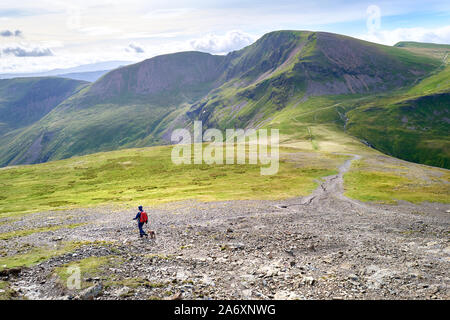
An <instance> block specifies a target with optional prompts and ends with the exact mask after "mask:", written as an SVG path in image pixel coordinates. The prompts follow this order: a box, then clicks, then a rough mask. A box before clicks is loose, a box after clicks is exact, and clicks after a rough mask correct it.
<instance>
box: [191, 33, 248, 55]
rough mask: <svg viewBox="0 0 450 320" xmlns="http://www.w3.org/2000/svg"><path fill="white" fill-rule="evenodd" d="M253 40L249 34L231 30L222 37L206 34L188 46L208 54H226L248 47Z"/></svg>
mask: <svg viewBox="0 0 450 320" xmlns="http://www.w3.org/2000/svg"><path fill="white" fill-rule="evenodd" d="M255 40H256V37H255V36H253V35H251V34H248V33H245V32H242V31H239V30H232V31H228V32H227V33H225V34H224V35H222V36H219V35H215V34H211V33H210V34H207V35H206V36H204V37H202V38H198V39H195V40H192V41H190V45H191V46H192V48H193V49H194V50H199V51H206V52H210V53H227V52H230V51H233V50H238V49H241V48H243V47H245V46H248V45H249V44H251V43H253V42H254V41H255Z"/></svg>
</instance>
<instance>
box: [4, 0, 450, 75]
mask: <svg viewBox="0 0 450 320" xmlns="http://www.w3.org/2000/svg"><path fill="white" fill-rule="evenodd" d="M167 2H168V1H159V0H158V1H154V0H147V1H145V0H128V1H121V0H77V1H75V0H69V1H67V0H64V1H62V0H38V1H31V0H21V1H17V0H2V2H1V3H0V73H5V72H27V71H29V72H32V71H33V72H34V71H45V70H48V69H53V68H65V67H74V66H76V65H80V64H87V63H95V62H100V61H108V60H126V61H140V60H143V59H146V58H150V57H152V56H155V55H158V54H164V53H171V52H176V51H184V50H201V51H206V52H211V53H216V54H224V53H227V52H229V51H232V50H236V49H240V48H242V47H244V46H246V45H248V44H251V43H252V42H253V41H255V40H256V39H257V38H258V37H260V36H262V35H263V34H264V33H267V32H270V31H273V30H280V29H293V30H315V31H328V32H334V33H341V34H346V35H349V36H353V37H357V38H360V39H365V40H368V41H374V42H377V43H382V44H387V45H393V44H395V43H396V42H398V41H402V40H409V41H423V42H438V43H450V22H449V21H450V1H435V0H430V1H404V0H401V1H314V2H312V1H299V0H296V1H283V0H282V1H273V0H271V1H267V0H262V1H249V0H240V1H235V0H232V1H205V0H199V1H170V3H169V4H168V3H167Z"/></svg>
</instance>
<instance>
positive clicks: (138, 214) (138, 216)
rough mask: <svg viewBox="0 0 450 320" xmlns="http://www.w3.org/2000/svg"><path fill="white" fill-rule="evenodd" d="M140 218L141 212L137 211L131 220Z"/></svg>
mask: <svg viewBox="0 0 450 320" xmlns="http://www.w3.org/2000/svg"><path fill="white" fill-rule="evenodd" d="M140 217H141V212H140V211H139V212H138V213H137V215H136V218H134V219H133V220H136V219H139V218H140Z"/></svg>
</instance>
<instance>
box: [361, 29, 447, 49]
mask: <svg viewBox="0 0 450 320" xmlns="http://www.w3.org/2000/svg"><path fill="white" fill-rule="evenodd" d="M359 38H361V39H364V40H367V41H372V42H377V43H382V44H387V45H394V44H396V43H397V42H399V41H417V42H432V43H441V44H450V26H445V27H441V28H434V29H428V28H398V29H394V30H377V31H374V32H371V33H369V34H366V35H362V36H360V37H359Z"/></svg>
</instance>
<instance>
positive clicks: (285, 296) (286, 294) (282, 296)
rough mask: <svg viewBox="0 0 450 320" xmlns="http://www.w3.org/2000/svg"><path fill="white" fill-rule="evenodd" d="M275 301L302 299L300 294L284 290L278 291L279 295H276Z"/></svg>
mask: <svg viewBox="0 0 450 320" xmlns="http://www.w3.org/2000/svg"><path fill="white" fill-rule="evenodd" d="M273 299H274V300H299V299H301V297H300V296H299V295H298V294H296V293H295V292H291V291H286V290H282V291H278V292H277V293H275V295H274V297H273Z"/></svg>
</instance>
